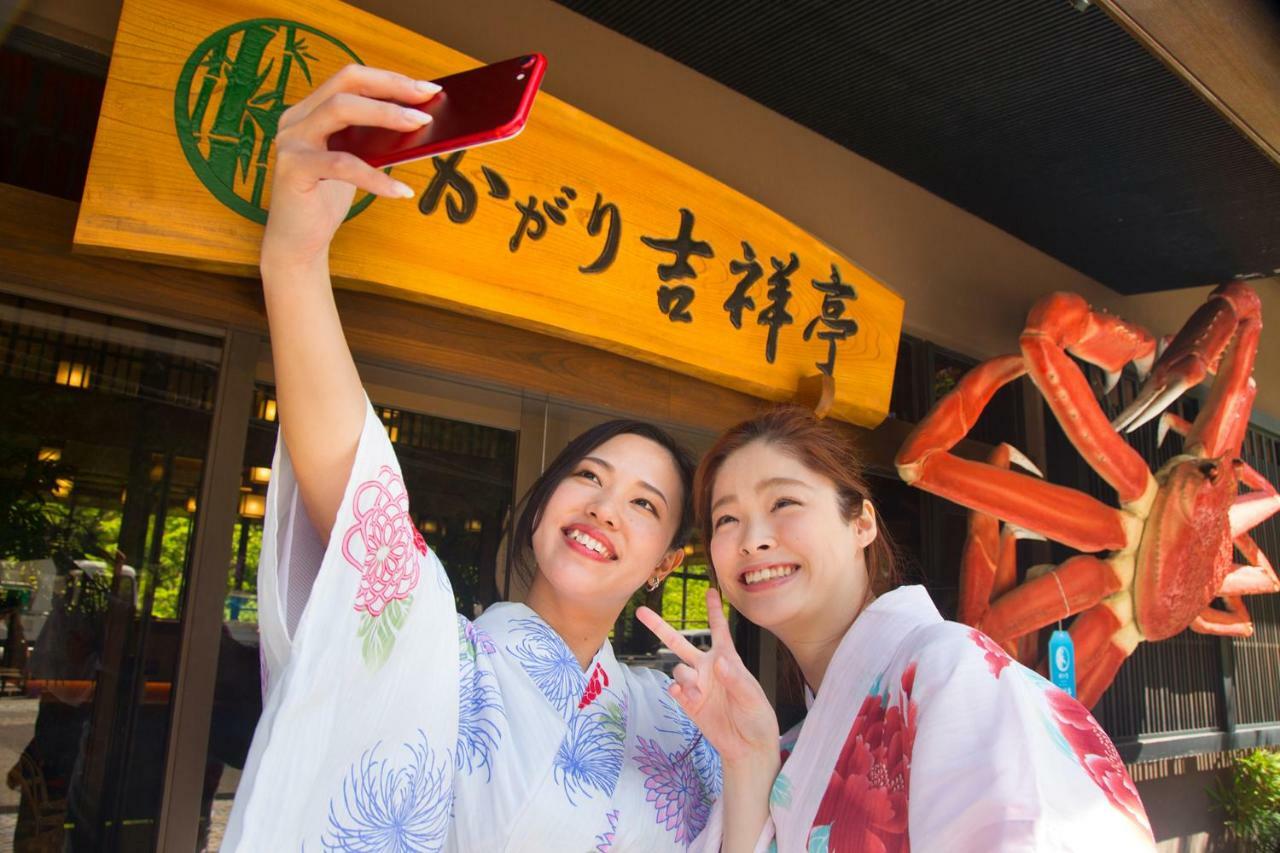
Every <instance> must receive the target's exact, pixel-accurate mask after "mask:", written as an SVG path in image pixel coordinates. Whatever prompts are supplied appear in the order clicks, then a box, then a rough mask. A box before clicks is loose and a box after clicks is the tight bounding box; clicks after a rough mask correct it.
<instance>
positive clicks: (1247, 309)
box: [1112, 282, 1259, 432]
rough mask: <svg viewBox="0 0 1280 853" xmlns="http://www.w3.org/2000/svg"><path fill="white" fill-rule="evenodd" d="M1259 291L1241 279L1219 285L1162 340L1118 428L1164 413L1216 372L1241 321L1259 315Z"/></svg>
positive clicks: (1134, 425) (1132, 427) (1130, 427)
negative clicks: (1170, 337) (1176, 328)
mask: <svg viewBox="0 0 1280 853" xmlns="http://www.w3.org/2000/svg"><path fill="white" fill-rule="evenodd" d="M1258 311H1259V301H1258V296H1257V294H1256V293H1254V292H1253V291H1252V290H1250V289H1249V288H1248V287H1247V286H1244V285H1242V284H1240V283H1238V282H1236V283H1233V284H1228V285H1223V286H1222V287H1220V288H1218V289H1217V290H1215V291H1214V292H1213V293H1211V294H1210V295H1209V298H1208V300H1206V301H1205V303H1204V304H1203V305H1201V306H1200V307H1199V308H1197V309H1196V312H1195V313H1194V314H1192V315H1191V317H1190V318H1189V319H1188V320H1187V322H1186V323H1185V324H1184V325H1183V327H1182V328H1181V329H1180V330H1179V331H1178V334H1177V335H1175V336H1174V338H1173V340H1171V341H1169V342H1168V343H1167V344H1165V341H1164V339H1163V338H1162V339H1161V340H1160V341H1158V342H1157V345H1156V351H1157V352H1158V353H1159V355H1158V356H1157V357H1156V362H1155V367H1154V368H1153V369H1152V371H1151V376H1150V377H1149V378H1148V379H1147V381H1146V382H1145V383H1144V384H1143V386H1142V390H1141V391H1139V392H1138V396H1137V398H1136V399H1135V400H1134V401H1133V402H1132V403H1131V404H1130V405H1129V407H1128V408H1126V409H1125V410H1124V411H1123V412H1121V413H1120V416H1119V417H1117V418H1116V419H1115V421H1113V422H1112V426H1113V427H1115V428H1116V429H1117V430H1120V429H1123V430H1126V431H1127V432H1133V431H1134V430H1136V429H1137V428H1138V427H1140V426H1142V425H1143V424H1144V423H1146V422H1147V421H1149V420H1151V419H1152V418H1154V417H1156V416H1157V415H1159V414H1160V413H1161V412H1163V411H1164V410H1165V409H1166V408H1168V406H1169V404H1170V403H1172V402H1173V401H1174V400H1176V399H1177V398H1178V397H1179V396H1180V395H1181V394H1182V393H1183V392H1184V391H1186V390H1187V389H1188V388H1193V387H1195V386H1196V385H1199V384H1200V382H1201V381H1202V380H1203V379H1204V378H1205V377H1206V376H1208V375H1209V374H1213V373H1216V372H1217V370H1218V362H1219V361H1220V360H1221V359H1222V355H1223V353H1224V352H1225V351H1226V349H1227V347H1228V346H1229V345H1230V344H1231V341H1232V339H1233V338H1234V337H1235V336H1236V333H1237V330H1238V328H1239V327H1240V324H1241V323H1242V322H1244V321H1245V320H1247V319H1249V318H1254V319H1256V318H1257V316H1258Z"/></svg>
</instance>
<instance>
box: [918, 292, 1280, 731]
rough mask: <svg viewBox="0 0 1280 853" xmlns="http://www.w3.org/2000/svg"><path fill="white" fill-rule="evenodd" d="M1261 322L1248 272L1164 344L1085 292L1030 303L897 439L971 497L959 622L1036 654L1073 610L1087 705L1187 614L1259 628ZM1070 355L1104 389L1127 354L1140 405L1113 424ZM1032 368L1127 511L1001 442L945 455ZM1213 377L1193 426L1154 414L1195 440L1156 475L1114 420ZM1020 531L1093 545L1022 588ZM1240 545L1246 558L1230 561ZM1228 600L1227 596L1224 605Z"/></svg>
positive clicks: (1141, 418) (950, 489) (1262, 572)
mask: <svg viewBox="0 0 1280 853" xmlns="http://www.w3.org/2000/svg"><path fill="white" fill-rule="evenodd" d="M1261 330H1262V316H1261V304H1260V302H1259V299H1258V296H1257V294H1256V293H1254V291H1253V290H1252V289H1250V288H1249V287H1248V286H1246V285H1244V284H1240V283H1238V282H1237V283H1232V284H1227V285H1224V286H1222V287H1219V288H1218V289H1216V290H1215V291H1214V292H1213V293H1212V294H1211V295H1210V296H1209V298H1208V300H1206V302H1205V303H1204V304H1203V305H1202V306H1200V308H1199V309H1197V310H1196V312H1195V313H1194V314H1193V315H1192V316H1191V318H1190V319H1189V320H1188V321H1187V323H1186V325H1184V326H1183V328H1182V330H1181V331H1180V332H1179V333H1178V334H1177V335H1176V336H1175V337H1174V338H1173V340H1172V341H1171V342H1169V344H1168V346H1167V347H1166V348H1164V350H1163V352H1162V353H1158V352H1157V349H1158V342H1157V340H1156V338H1155V337H1153V336H1152V335H1151V334H1150V333H1149V332H1147V331H1146V330H1145V329H1142V328H1141V327H1139V326H1137V325H1134V324H1132V323H1127V322H1125V321H1124V320H1121V319H1119V318H1118V317H1115V316H1112V315H1110V314H1107V313H1105V312H1100V311H1095V310H1093V309H1092V308H1090V306H1089V305H1088V303H1086V302H1085V301H1084V300H1083V299H1082V298H1080V297H1079V296H1077V295H1075V294H1070V293H1054V294H1050V295H1049V296H1046V297H1044V298H1043V299H1041V300H1040V301H1039V302H1038V303H1037V304H1036V305H1035V306H1034V307H1033V308H1032V309H1031V312H1030V313H1029V314H1028V316H1027V325H1026V328H1025V329H1024V330H1023V332H1022V336H1021V338H1020V345H1021V350H1022V351H1021V353H1020V354H1018V355H1007V356H1001V357H999V358H993V359H991V360H990V361H987V362H984V363H983V364H980V365H978V366H977V367H975V368H974V369H973V370H971V371H970V372H969V373H967V374H966V375H965V376H964V377H963V378H962V379H961V380H960V382H959V383H958V384H957V386H956V387H955V389H954V390H953V391H952V392H951V393H950V394H948V395H947V396H946V397H944V398H943V399H942V400H940V401H939V402H938V404H937V405H936V406H935V407H934V409H933V411H931V412H930V413H929V414H928V416H926V417H925V419H924V420H923V421H921V423H920V424H919V425H918V426H917V427H916V429H915V430H914V431H913V432H912V433H911V435H910V436H908V438H907V440H906V442H904V444H903V446H902V448H901V449H900V450H899V452H898V457H897V466H898V473H899V475H900V476H901V477H902V479H903V480H905V481H906V482H907V483H909V484H911V485H914V486H917V487H919V488H922V489H924V490H926V491H929V492H932V493H934V494H936V495H939V496H941V497H944V498H947V499H948V500H951V501H954V502H956V503H958V504H961V505H963V506H965V507H968V508H969V509H970V510H971V514H970V533H969V539H968V541H967V543H966V547H965V554H964V558H963V566H962V568H961V593H960V607H959V613H958V616H959V619H960V621H962V622H966V623H967V624H970V625H974V626H975V627H978V628H980V629H981V630H983V631H985V632H986V633H987V634H988V635H989V636H991V638H992V639H994V640H995V641H996V642H998V643H1001V644H1003V645H1004V646H1005V647H1006V648H1007V649H1009V650H1010V651H1011V652H1013V653H1015V654H1018V652H1021V653H1022V654H1021V655H1019V656H1020V657H1021V658H1022V659H1023V660H1024V662H1028V661H1027V658H1028V657H1029V656H1032V655H1034V654H1036V652H1034V651H1033V650H1034V649H1035V645H1036V644H1035V638H1036V637H1037V636H1038V630H1039V629H1040V628H1042V627H1043V626H1045V625H1049V624H1052V623H1054V622H1056V621H1058V620H1061V619H1064V618H1066V617H1068V616H1071V615H1073V614H1079V615H1078V616H1076V618H1075V620H1074V622H1073V623H1072V625H1071V629H1070V630H1071V635H1072V639H1073V641H1074V643H1075V648H1076V668H1077V670H1076V671H1077V691H1078V695H1079V698H1080V701H1081V702H1083V703H1084V704H1085V706H1086V707H1092V706H1093V705H1094V704H1095V703H1096V702H1097V701H1098V699H1099V698H1100V697H1101V696H1102V694H1103V692H1104V691H1105V690H1106V689H1107V687H1108V686H1109V685H1110V684H1111V681H1112V679H1113V678H1114V677H1115V674H1116V671H1117V670H1118V669H1119V668H1120V665H1121V664H1122V663H1123V662H1124V661H1125V659H1126V658H1127V657H1128V656H1129V655H1130V654H1132V652H1133V650H1134V648H1136V647H1137V645H1138V643H1140V642H1142V641H1144V640H1147V641H1153V640H1163V639H1166V638H1168V637H1171V636H1173V635H1174V634H1177V633H1179V632H1180V631H1182V630H1183V629H1185V628H1188V627H1189V628H1191V630H1193V631H1198V632H1200V633H1204V634H1218V635H1225V636H1249V635H1250V634H1251V633H1252V632H1253V624H1252V622H1251V621H1250V619H1249V613H1248V610H1246V608H1245V605H1244V602H1243V600H1242V598H1241V597H1242V596H1245V595H1251V594H1259V593H1270V592H1276V591H1280V580H1278V579H1277V577H1276V572H1275V570H1274V569H1273V568H1272V566H1271V564H1270V562H1269V561H1268V560H1267V557H1266V555H1264V554H1263V553H1262V552H1261V550H1260V549H1259V548H1258V546H1257V544H1256V543H1255V542H1254V541H1253V539H1252V538H1251V537H1250V536H1249V533H1248V531H1250V530H1251V529H1253V528H1254V527H1256V526H1257V525H1258V524H1261V523H1262V522H1263V521H1264V520H1266V519H1267V518H1268V517H1270V516H1271V515H1272V514H1274V513H1276V512H1277V511H1280V494H1277V491H1276V489H1275V487H1274V486H1273V485H1272V484H1271V483H1269V482H1267V480H1266V479H1265V478H1264V477H1263V476H1262V475H1261V474H1259V473H1258V472H1257V471H1256V470H1254V469H1253V468H1251V467H1250V466H1249V465H1247V464H1246V463H1245V462H1244V461H1243V460H1241V459H1240V458H1239V455H1240V451H1241V445H1242V443H1243V441H1244V436H1245V430H1246V428H1247V427H1248V422H1249V412H1250V410H1251V408H1252V406H1253V399H1254V396H1255V395H1256V393H1257V387H1256V385H1255V383H1254V381H1253V378H1252V373H1253V362H1254V357H1255V355H1256V352H1257V348H1258V336H1259V334H1260V332H1261ZM1068 353H1070V354H1071V355H1074V356H1076V357H1077V358H1079V359H1081V360H1082V361H1085V362H1088V363H1090V364H1094V365H1097V366H1098V367H1101V368H1102V369H1103V370H1105V371H1106V372H1107V375H1108V387H1107V391H1108V392H1109V391H1110V390H1111V388H1112V387H1114V385H1115V382H1116V381H1117V380H1118V378H1119V375H1120V371H1121V370H1122V369H1123V368H1124V366H1125V364H1126V363H1128V362H1130V361H1132V362H1134V364H1135V367H1136V368H1137V370H1138V372H1139V375H1140V377H1142V376H1147V373H1148V372H1149V374H1150V375H1149V376H1147V378H1146V381H1145V383H1144V385H1143V386H1142V388H1141V390H1140V391H1139V392H1138V395H1137V397H1136V398H1135V399H1134V401H1133V403H1132V404H1131V405H1130V406H1128V407H1127V408H1126V409H1125V410H1124V411H1123V412H1122V413H1121V414H1120V415H1119V417H1117V418H1116V420H1115V422H1114V423H1108V421H1107V417H1106V415H1105V414H1103V411H1102V408H1101V407H1100V406H1099V404H1098V401H1097V399H1096V398H1095V397H1094V394H1093V392H1092V391H1091V389H1090V386H1089V383H1088V381H1087V380H1086V379H1085V376H1084V374H1083V372H1082V371H1081V369H1080V368H1079V366H1078V365H1077V364H1076V363H1075V362H1074V361H1073V360H1072V359H1071V358H1070V357H1069V356H1068ZM1157 356H1158V357H1157ZM1024 374H1028V375H1029V376H1030V378H1031V380H1032V381H1033V382H1034V383H1035V385H1036V387H1037V389H1039V391H1040V393H1041V394H1042V395H1043V396H1044V398H1045V401H1046V402H1047V403H1048V404H1049V408H1050V410H1051V411H1052V412H1053V414H1054V416H1055V417H1056V419H1057V420H1058V422H1059V424H1060V425H1061V426H1062V429H1063V431H1064V432H1065V433H1066V435H1067V437H1068V438H1069V439H1070V440H1071V443H1072V444H1073V445H1074V446H1075V448H1076V449H1077V450H1078V451H1079V452H1080V454H1081V455H1082V456H1083V457H1084V459H1085V460H1086V461H1087V462H1088V464H1089V465H1090V466H1091V467H1092V468H1093V470H1094V471H1096V472H1097V473H1098V474H1099V476H1101V477H1102V479H1104V480H1105V481H1106V482H1108V483H1109V484H1111V486H1112V487H1114V488H1115V490H1116V492H1117V493H1118V498H1119V503H1120V506H1119V507H1113V506H1110V505H1108V504H1106V503H1103V502H1102V501H1099V500H1097V499H1095V498H1093V497H1091V496H1090V495H1086V494H1084V493H1082V492H1078V491H1075V490H1074V489H1070V488H1066V487H1064V486H1060V485H1057V484H1054V483H1050V482H1046V481H1045V480H1044V479H1043V475H1041V474H1040V472H1039V471H1038V470H1036V468H1035V466H1034V465H1033V464H1031V462H1030V460H1028V459H1027V458H1026V457H1025V456H1024V455H1023V454H1022V453H1020V452H1019V451H1017V450H1016V449H1014V448H1012V447H1010V446H1008V445H1001V446H1000V447H998V448H996V450H995V451H994V453H993V454H992V456H991V457H990V458H989V459H988V461H987V462H985V463H984V462H976V461H971V460H967V459H962V458H960V457H958V456H955V455H954V454H952V453H950V452H949V451H950V449H951V448H952V447H953V446H954V445H955V444H956V443H957V442H959V441H960V440H961V439H962V438H963V437H964V436H965V435H966V434H967V433H968V431H969V430H970V429H971V428H972V427H973V424H974V422H975V421H977V419H978V416H979V415H980V414H981V413H982V410H983V408H984V407H985V406H986V405H987V403H988V402H989V401H990V400H991V397H992V395H993V394H995V392H996V391H997V390H999V389H1000V388H1001V387H1002V386H1004V385H1005V384H1007V383H1009V382H1012V381H1014V380H1016V379H1017V378H1019V377H1021V376H1023V375H1024ZM1209 375H1212V376H1213V377H1214V379H1213V385H1212V387H1211V389H1210V391H1209V394H1208V398H1207V400H1206V401H1205V403H1204V405H1203V407H1202V408H1201V410H1200V414H1199V415H1198V416H1197V417H1196V419H1195V422H1194V423H1188V422H1187V421H1185V420H1183V419H1182V418H1179V417H1177V416H1175V415H1173V414H1172V413H1165V414H1164V415H1163V417H1162V418H1161V421H1160V430H1159V434H1160V439H1161V441H1163V439H1164V437H1165V434H1166V433H1167V431H1168V430H1173V431H1174V432H1177V433H1179V434H1181V435H1182V436H1183V437H1184V448H1183V452H1182V453H1181V454H1179V455H1178V456H1175V457H1174V458H1173V459H1171V460H1169V462H1168V463H1166V464H1165V465H1164V466H1163V467H1161V468H1160V470H1158V471H1156V472H1154V473H1152V472H1151V471H1150V470H1149V468H1148V467H1147V463H1146V462H1145V461H1144V460H1143V459H1142V457H1141V456H1140V455H1139V454H1138V453H1137V451H1135V450H1134V449H1133V448H1132V447H1130V446H1129V444H1128V443H1127V442H1126V441H1125V440H1124V438H1122V437H1121V435H1120V434H1119V432H1118V431H1119V430H1124V431H1126V432H1132V431H1134V430H1136V429H1137V428H1138V427H1140V426H1142V425H1143V424H1145V423H1147V422H1148V421H1150V420H1152V419H1153V418H1155V417H1158V416H1160V415H1161V413H1162V412H1163V411H1164V409H1165V408H1167V407H1168V406H1169V404H1170V403H1172V402H1173V401H1174V400H1176V399H1177V398H1178V397H1179V396H1180V395H1181V394H1182V393H1183V392H1184V391H1186V390H1187V389H1189V388H1192V387H1194V386H1195V385H1197V384H1199V383H1200V381H1201V380H1203V379H1204V378H1205V377H1206V376H1209ZM1015 465H1016V466H1018V467H1021V468H1024V469H1026V471H1027V472H1028V473H1023V472H1021V471H1016V470H1014V468H1013V467H1012V466H1015ZM1239 484H1243V485H1244V486H1245V487H1246V489H1247V491H1245V492H1244V493H1241V490H1240V488H1239ZM1001 522H1004V524H1003V525H1001ZM1024 536H1032V537H1036V538H1048V539H1051V540H1053V541H1056V542H1060V543H1062V544H1064V545H1067V546H1069V547H1071V548H1074V549H1076V550H1078V551H1081V552H1084V553H1082V554H1080V555H1078V556H1075V557H1072V558H1071V559H1069V560H1067V561H1066V562H1064V563H1062V564H1061V565H1058V566H1054V567H1041V568H1040V569H1039V570H1036V571H1029V572H1028V573H1027V574H1028V577H1027V580H1025V581H1024V582H1023V583H1022V584H1021V585H1019V584H1018V583H1017V566H1016V562H1015V556H1014V547H1015V544H1016V539H1017V538H1020V537H1024ZM1236 549H1238V550H1239V552H1240V553H1241V554H1242V555H1243V556H1244V559H1245V561H1246V562H1244V563H1237V562H1235V560H1234V552H1235V550H1236ZM1045 569H1048V570H1047V571H1046V570H1045ZM1217 598H1220V599H1221V600H1222V602H1223V603H1224V604H1225V609H1220V608H1217V607H1214V606H1213V601H1214V599H1217ZM1030 662H1034V661H1030Z"/></svg>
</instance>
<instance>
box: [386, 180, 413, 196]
mask: <svg viewBox="0 0 1280 853" xmlns="http://www.w3.org/2000/svg"><path fill="white" fill-rule="evenodd" d="M391 192H392V193H393V194H394V195H395V197H396V198H413V196H414V192H413V187H411V186H409V185H408V184H404V183H401V182H400V181H396V185H395V186H394V187H392V188H391Z"/></svg>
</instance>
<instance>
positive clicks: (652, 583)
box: [644, 575, 662, 592]
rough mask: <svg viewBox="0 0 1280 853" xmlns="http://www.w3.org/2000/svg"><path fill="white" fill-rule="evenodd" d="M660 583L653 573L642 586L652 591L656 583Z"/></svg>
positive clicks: (656, 585) (655, 587) (656, 586)
mask: <svg viewBox="0 0 1280 853" xmlns="http://www.w3.org/2000/svg"><path fill="white" fill-rule="evenodd" d="M660 583H662V580H661V579H660V578H658V577H657V576H656V575H655V576H654V577H651V578H649V580H648V582H646V583H645V585H644V588H645V589H647V590H649V592H653V591H654V590H655V589H657V588H658V584H660Z"/></svg>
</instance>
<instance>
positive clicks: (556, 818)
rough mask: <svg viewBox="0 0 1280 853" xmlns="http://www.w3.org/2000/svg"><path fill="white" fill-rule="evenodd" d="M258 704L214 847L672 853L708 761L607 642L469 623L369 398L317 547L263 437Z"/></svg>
mask: <svg viewBox="0 0 1280 853" xmlns="http://www.w3.org/2000/svg"><path fill="white" fill-rule="evenodd" d="M258 581H259V595H260V603H259V612H260V614H261V616H260V618H261V620H262V621H261V625H260V628H261V642H262V657H263V684H264V690H265V691H266V700H265V703H264V710H263V714H262V717H261V719H260V720H259V722H258V728H257V731H256V732H255V734H254V739H253V746H252V748H251V750H250V752H249V758H248V761H247V762H246V765H245V769H244V774H243V776H242V777H241V781H240V787H239V790H238V792H237V795H236V801H235V805H234V807H233V809H232V813H231V818H230V821H229V824H228V827H227V833H226V840H225V842H224V847H223V849H225V850H245V851H284V850H307V851H321V850H343V851H375V850H376V851H436V850H448V851H483V853H497V851H504V850H505V851H543V850H546V851H557V853H559V851H569V853H587V851H592V853H607V851H666V850H679V851H683V850H686V849H688V847H689V846H690V845H691V844H692V843H693V841H694V840H695V839H696V838H697V836H698V834H699V833H700V832H701V831H702V829H703V827H704V826H705V825H706V822H707V819H708V817H709V815H710V811H711V807H712V804H713V803H714V801H715V798H716V797H717V796H718V794H719V791H720V760H719V757H718V756H717V755H716V753H715V750H713V749H712V748H711V746H710V744H708V743H707V742H706V741H705V740H704V739H702V738H701V737H700V735H699V734H698V731H697V729H696V728H695V727H694V725H693V724H692V723H691V722H690V721H689V719H688V718H687V717H686V716H685V715H684V714H683V712H682V711H680V710H679V708H678V706H677V705H676V703H675V702H674V701H673V700H672V699H671V698H670V697H669V696H668V695H667V692H666V688H667V685H668V684H670V679H668V678H667V677H666V676H665V675H663V674H662V673H660V672H658V671H655V670H649V669H643V668H639V667H637V668H631V667H627V666H623V665H621V664H620V663H618V661H617V660H616V659H615V658H614V656H613V650H612V649H611V648H610V646H609V643H608V642H607V641H606V642H605V644H604V645H603V646H601V648H600V651H599V652H598V653H597V654H596V656H595V658H594V659H593V660H592V661H591V664H590V666H589V667H588V668H587V671H586V672H583V671H582V669H581V667H580V666H579V665H578V662H577V660H576V658H575V657H574V656H573V653H572V652H571V651H570V650H569V648H568V647H567V646H566V645H565V643H564V641H563V640H562V639H561V638H560V636H559V635H558V634H557V633H556V632H555V631H553V630H552V629H551V628H550V627H549V626H548V625H547V623H546V622H544V621H543V620H542V619H540V618H539V617H538V615H537V614H536V613H534V612H533V611H532V610H530V609H529V608H528V607H525V606H524V605H522V604H510V603H507V604H497V605H494V606H493V607H491V608H490V609H489V610H488V611H486V612H485V613H484V614H483V615H482V616H481V617H480V618H478V619H477V620H475V621H474V622H472V621H471V620H468V619H466V618H464V617H463V616H461V615H459V614H457V613H455V612H454V599H453V592H452V589H451V587H450V585H449V581H448V578H447V576H446V574H445V571H444V568H443V566H442V565H441V564H440V561H439V560H438V559H437V558H436V555H435V554H434V553H432V552H431V551H429V550H428V548H427V546H426V543H425V542H424V541H423V540H422V537H421V536H420V535H419V534H418V532H417V529H416V528H415V527H414V524H413V522H412V519H411V518H410V516H409V501H408V495H407V494H406V492H405V487H404V483H403V481H402V479H401V477H400V467H399V464H398V463H397V461H396V457H395V453H394V451H393V450H392V447H391V444H390V442H389V441H388V440H387V435H386V432H385V431H384V428H383V426H382V423H381V422H380V421H379V420H378V418H377V416H376V415H375V414H374V411H373V409H372V407H369V409H368V411H367V414H366V417H365V425H364V432H363V433H362V435H361V438H360V445H359V448H358V449H357V452H356V460H355V464H354V467H353V470H352V473H351V478H350V479H349V481H348V483H347V487H346V493H345V495H344V497H343V500H342V506H341V508H340V509H339V512H338V517H337V520H336V522H335V524H334V526H333V533H332V535H331V536H330V540H329V545H328V548H327V549H326V548H324V546H322V545H321V543H320V540H319V538H318V537H317V535H316V533H315V531H314V530H313V529H312V528H311V526H310V524H309V522H308V519H307V515H306V511H305V510H304V508H303V506H302V503H301V500H300V498H299V496H298V491H297V484H296V481H295V480H294V477H293V472H292V468H291V465H290V461H289V455H288V452H287V450H286V449H285V447H284V445H283V442H281V443H280V444H278V445H277V449H276V458H275V462H274V465H273V474H272V477H271V485H270V489H269V493H268V496H267V513H266V518H265V520H264V530H263V538H262V557H261V563H260V567H259V573H258Z"/></svg>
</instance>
